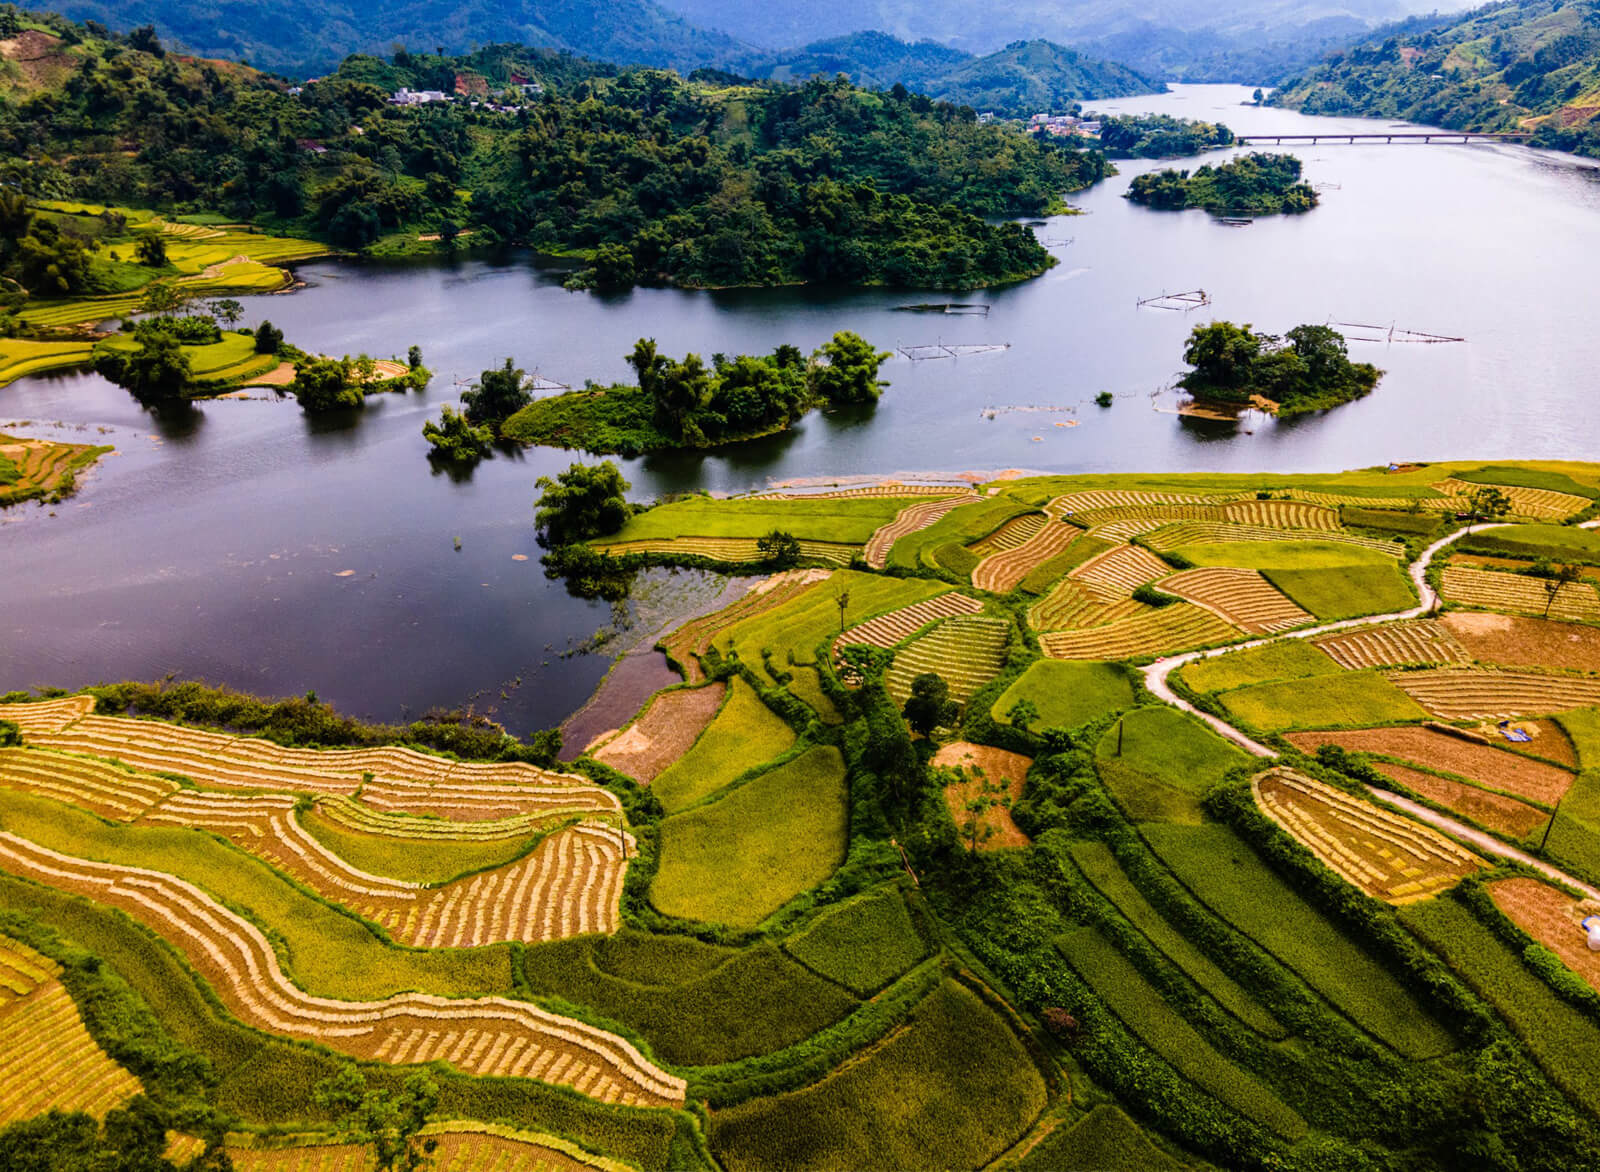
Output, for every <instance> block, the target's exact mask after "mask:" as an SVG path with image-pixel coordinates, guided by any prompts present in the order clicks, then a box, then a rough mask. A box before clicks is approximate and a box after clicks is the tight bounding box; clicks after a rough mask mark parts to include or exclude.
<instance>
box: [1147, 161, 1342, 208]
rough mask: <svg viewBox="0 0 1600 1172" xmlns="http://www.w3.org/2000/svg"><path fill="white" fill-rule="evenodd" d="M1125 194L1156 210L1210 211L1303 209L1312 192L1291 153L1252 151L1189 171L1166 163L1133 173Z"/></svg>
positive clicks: (1312, 201) (1314, 203)
mask: <svg viewBox="0 0 1600 1172" xmlns="http://www.w3.org/2000/svg"><path fill="white" fill-rule="evenodd" d="M1127 198H1128V199H1130V200H1132V201H1133V202H1134V203H1136V204H1142V205H1144V206H1145V207H1148V208H1155V209H1157V210H1158V211H1182V210H1183V209H1184V208H1204V209H1205V210H1206V211H1208V212H1210V213H1211V214H1212V215H1214V216H1272V215H1277V214H1279V213H1287V214H1294V213H1298V212H1309V211H1310V210H1311V209H1312V208H1314V207H1316V206H1317V193H1316V191H1315V190H1314V189H1313V188H1312V186H1311V185H1310V184H1309V183H1306V182H1304V181H1303V180H1302V179H1301V178H1300V160H1299V159H1297V158H1295V157H1294V156H1293V155H1271V154H1264V153H1261V152H1252V153H1250V154H1248V155H1241V156H1240V157H1239V158H1237V159H1231V160H1229V161H1228V162H1226V163H1221V164H1218V165H1217V166H1215V167H1213V166H1211V165H1210V164H1207V165H1205V166H1203V167H1201V168H1199V169H1198V170H1197V171H1195V172H1194V173H1193V174H1190V173H1189V172H1188V171H1175V170H1173V169H1172V168H1170V167H1169V168H1166V169H1164V170H1161V171H1152V172H1149V173H1148V174H1145V175H1138V176H1135V177H1134V180H1133V182H1132V184H1130V185H1129V187H1128V194H1127Z"/></svg>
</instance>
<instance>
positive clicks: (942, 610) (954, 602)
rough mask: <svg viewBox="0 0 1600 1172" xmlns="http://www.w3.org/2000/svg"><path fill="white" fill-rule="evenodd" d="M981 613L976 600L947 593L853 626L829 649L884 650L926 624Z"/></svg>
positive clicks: (950, 592)
mask: <svg viewBox="0 0 1600 1172" xmlns="http://www.w3.org/2000/svg"><path fill="white" fill-rule="evenodd" d="M982 610H983V603H981V602H979V601H978V600H977V599H976V598H973V597H972V596H971V595H969V594H962V593H961V592H960V591H959V590H951V591H949V592H947V593H945V594H936V595H934V596H933V597H932V598H927V599H924V600H923V601H921V602H914V603H912V604H911V605H910V606H903V607H901V608H900V609H899V610H891V611H890V612H889V613H888V614H881V615H879V616H878V617H877V618H875V619H868V620H867V621H866V622H864V623H857V624H856V625H855V626H853V627H851V628H850V629H849V630H848V631H846V632H844V634H842V635H840V636H839V637H838V638H837V639H835V640H834V641H833V645H834V648H835V650H836V651H837V649H838V648H841V647H848V646H850V645H851V644H856V643H864V644H866V645H868V646H870V647H883V648H886V649H887V648H890V647H894V646H896V645H898V644H900V643H903V642H905V641H906V640H907V639H909V638H911V636H913V635H915V634H916V633H917V632H918V631H920V630H922V628H923V627H925V626H927V625H928V624H929V623H933V622H937V621H939V620H940V619H948V618H955V617H957V616H960V615H975V614H978V613H979V612H980V611H982ZM841 662H842V661H841Z"/></svg>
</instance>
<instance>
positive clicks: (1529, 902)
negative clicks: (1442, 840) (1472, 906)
mask: <svg viewBox="0 0 1600 1172" xmlns="http://www.w3.org/2000/svg"><path fill="white" fill-rule="evenodd" d="M1489 894H1490V896H1491V897H1493V899H1494V902H1495V906H1496V907H1498V908H1499V909H1500V910H1501V911H1502V912H1504V913H1505V914H1506V915H1507V917H1509V918H1510V920H1511V921H1512V922H1513V923H1514V924H1516V925H1517V927H1519V928H1521V929H1522V930H1523V931H1524V932H1526V933H1527V934H1528V935H1530V936H1532V937H1533V938H1534V939H1535V940H1537V941H1538V942H1539V943H1540V944H1543V945H1544V946H1545V947H1546V948H1548V949H1550V951H1551V952H1554V953H1555V954H1556V955H1557V956H1559V957H1560V958H1561V960H1562V962H1563V963H1564V964H1565V965H1566V966H1567V967H1568V968H1569V969H1571V970H1572V971H1573V972H1575V973H1577V974H1578V975H1579V976H1580V977H1582V978H1583V979H1584V980H1586V981H1588V982H1589V984H1591V985H1592V986H1594V987H1595V988H1596V989H1600V952H1591V951H1590V950H1589V942H1588V940H1587V939H1586V936H1585V933H1584V930H1583V925H1582V922H1581V921H1582V920H1583V918H1584V917H1585V916H1586V915H1593V914H1594V913H1595V912H1596V911H1597V910H1600V909H1596V908H1595V907H1594V905H1593V904H1580V903H1578V902H1577V901H1575V900H1573V899H1570V898H1568V897H1567V896H1566V895H1564V894H1562V893H1561V892H1560V891H1558V890H1556V889H1555V888H1554V887H1551V886H1550V885H1549V884H1548V883H1540V882H1539V881H1538V880H1537V879H1521V878H1518V879H1501V880H1500V881H1499V882H1497V883H1491V884H1489Z"/></svg>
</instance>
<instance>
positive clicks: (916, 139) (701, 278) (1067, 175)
mask: <svg viewBox="0 0 1600 1172" xmlns="http://www.w3.org/2000/svg"><path fill="white" fill-rule="evenodd" d="M11 19H13V20H14V17H13V18H11ZM39 23H40V24H42V25H44V26H46V27H45V29H44V30H43V31H36V32H35V34H34V35H35V37H36V39H37V43H38V46H39V47H41V48H43V49H45V50H48V53H47V56H48V57H49V59H50V68H49V70H48V72H44V71H41V70H38V69H35V70H34V71H33V72H32V73H30V74H29V75H28V76H26V77H22V78H20V79H13V82H12V84H11V86H10V87H9V91H8V92H7V93H6V94H5V96H3V97H0V156H3V158H4V162H0V181H4V182H6V183H9V184H11V185H13V186H15V187H18V188H19V189H21V190H23V191H25V192H27V193H28V194H30V195H35V196H43V197H53V198H82V199H93V200H105V201H117V202H121V203H126V204H131V205H134V206H146V207H159V208H161V209H163V211H166V212H168V213H184V212H190V213H217V214H221V215H222V216H225V217H228V218H230V219H240V220H249V221H252V222H255V223H257V224H261V225H263V226H268V227H272V228H276V229H280V230H291V231H295V232H300V233H305V234H309V235H313V236H316V237H318V238H319V239H324V240H327V241H329V242H331V243H333V244H335V245H337V246H339V247H342V248H347V249H352V250H356V249H369V248H373V247H376V246H381V250H384V251H392V250H399V251H407V250H410V251H415V250H416V249H417V248H418V246H419V238H420V237H423V236H430V235H437V236H439V237H440V238H441V240H442V242H443V243H444V244H445V245H449V244H451V243H453V242H455V241H457V240H459V239H460V238H462V237H463V236H465V235H466V234H468V233H470V234H471V242H472V243H473V244H474V245H494V244H509V243H517V244H527V245H531V246H533V247H535V248H537V249H540V250H543V251H546V252H549V253H557V254H565V255H568V256H571V257H573V258H574V259H575V260H576V261H577V262H578V267H579V271H578V273H577V274H576V275H575V277H574V281H573V283H574V284H575V285H578V286H599V287H623V286H628V285H632V284H634V283H636V282H647V281H664V282H670V283H674V284H679V285H686V286H734V285H776V284H790V283H800V282H814V281H825V282H840V283H852V284H887V285H901V286H912V287H933V286H938V287H952V288H961V287H972V286H980V285H987V284H993V283H996V282H1000V281H1010V280H1017V279H1021V278H1025V277H1029V276H1033V275H1036V274H1038V273H1040V272H1042V271H1044V269H1046V268H1047V267H1049V265H1050V264H1051V263H1052V261H1051V258H1050V257H1049V255H1048V254H1047V253H1046V252H1045V250H1044V249H1043V247H1042V246H1041V245H1039V243H1038V242H1037V241H1036V240H1035V239H1034V238H1033V236H1032V234H1031V233H1029V232H1028V231H1027V230H1026V229H1024V228H1022V227H1020V226H1018V225H1016V224H1010V223H998V224H997V223H992V222H987V221H986V220H985V218H984V217H1007V216H1023V215H1039V214H1042V213H1044V212H1046V211H1048V210H1050V209H1051V208H1053V207H1056V206H1059V203H1060V196H1061V194H1062V193H1063V192H1065V191H1070V190H1074V189H1077V188H1081V187H1084V186H1087V185H1088V184H1090V183H1093V182H1095V181H1096V180H1098V179H1100V178H1101V177H1103V176H1104V175H1106V174H1107V173H1108V171H1109V167H1108V165H1107V163H1106V162H1105V159H1104V157H1103V156H1101V155H1099V154H1096V153H1088V152H1084V151H1080V150H1079V149H1077V148H1076V147H1075V146H1074V145H1072V144H1071V143H1068V142H1059V141H1039V140H1036V139H1034V138H1031V137H1029V136H1026V135H1023V134H1020V133H1017V132H1016V131H1014V130H1011V129H1008V128H1005V127H1001V126H993V125H981V124H979V123H978V122H977V120H976V117H975V115H974V114H973V112H972V111H971V110H970V109H967V108H960V107H956V106H952V105H949V104H946V103H936V102H933V101H931V100H929V99H928V98H925V97H921V96H916V95H911V94H907V93H904V92H903V91H896V92H895V93H891V94H881V93H875V92H870V91H865V90H861V89H857V88H855V87H853V86H851V85H849V84H847V83H844V82H840V81H837V80H835V81H821V80H818V81H812V82H808V83H806V84H805V85H803V86H799V87H792V86H782V85H776V84H765V85H759V86H756V85H728V84H722V83H721V81H720V80H719V79H711V80H685V79H683V78H681V77H679V76H677V75H676V74H672V73H666V72H660V71H651V70H625V71H619V70H616V69H615V68H613V67H608V66H596V65H592V64H590V63H587V62H582V61H579V60H577V59H574V58H571V57H568V56H564V55H560V54H550V53H544V52H540V51H537V50H529V49H524V48H517V47H511V46H490V47H486V48H482V49H479V50H477V51H475V52H474V53H472V54H471V55H469V56H467V57H461V58H456V57H439V56H436V55H432V54H421V53H412V52H408V51H405V50H400V51H397V52H396V53H395V54H394V56H393V57H392V58H391V59H389V60H380V59H377V58H372V57H352V58H350V59H348V60H347V61H346V62H345V63H344V64H343V65H341V67H340V68H339V70H338V71H337V72H335V73H334V74H332V75H330V76H329V77H327V78H324V79H321V80H319V81H317V82H314V83H308V84H307V85H306V86H305V87H304V89H303V91H299V92H290V87H288V86H286V85H284V84H283V83H281V82H279V81H276V80H274V79H272V78H269V77H266V76H263V75H261V74H258V73H256V72H254V71H252V70H248V69H244V68H240V67H228V66H223V65H221V64H218V63H214V62H205V61H197V60H193V59H189V58H183V57H179V56H178V55H176V54H171V53H167V52H165V51H164V50H163V49H162V47H161V46H160V44H159V42H158V41H157V40H156V39H155V38H154V37H153V36H152V35H150V34H149V32H148V30H142V31H136V32H135V33H134V34H132V35H130V36H129V37H120V36H116V35H113V34H106V33H105V30H103V29H101V30H90V29H84V28H80V27H78V26H74V25H71V24H69V23H67V22H65V21H63V20H60V19H59V18H55V19H51V20H46V21H42V22H39ZM45 38H50V39H49V40H45ZM458 77H459V78H460V79H461V82H462V84H463V85H465V86H466V87H467V88H470V89H473V90H475V91H476V92H479V93H483V94H488V95H491V96H493V97H494V98H495V99H496V101H485V102H483V103H480V104H478V105H475V106H474V105H471V104H469V103H467V102H448V101H445V102H435V103H430V104H424V105H416V106H396V105H393V104H391V103H390V101H389V93H390V92H391V91H392V89H398V88H399V87H401V86H406V87H408V88H411V89H416V90H422V89H428V88H434V87H441V86H444V85H446V84H447V82H448V83H455V82H456V81H457V78H458ZM516 78H526V79H531V80H536V81H537V83H538V84H539V85H541V86H542V87H543V92H542V94H540V95H538V96H536V97H535V96H528V95H523V94H519V95H518V96H517V97H516V98H514V99H513V98H511V97H509V96H505V95H504V91H505V90H506V87H508V86H509V85H510V84H511V83H512V82H513V79H516Z"/></svg>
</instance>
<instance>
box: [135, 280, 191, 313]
mask: <svg viewBox="0 0 1600 1172" xmlns="http://www.w3.org/2000/svg"><path fill="white" fill-rule="evenodd" d="M183 301H184V297H183V290H181V289H179V288H178V287H177V286H176V285H172V284H168V283H167V282H166V281H157V282H155V283H154V284H152V285H150V286H148V287H147V288H146V289H145V291H144V300H143V302H142V303H141V305H140V308H141V309H143V310H144V311H145V312H146V313H171V312H172V311H173V310H175V309H177V308H178V307H179V306H181V305H182V304H183Z"/></svg>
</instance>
